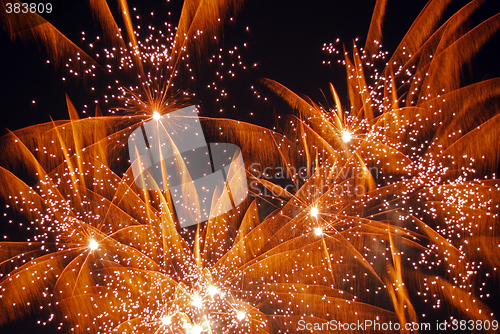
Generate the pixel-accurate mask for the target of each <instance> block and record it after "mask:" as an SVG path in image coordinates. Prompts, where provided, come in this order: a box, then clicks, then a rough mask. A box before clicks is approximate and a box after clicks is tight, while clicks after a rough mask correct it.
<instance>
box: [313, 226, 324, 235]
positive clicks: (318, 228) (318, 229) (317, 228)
mask: <svg viewBox="0 0 500 334" xmlns="http://www.w3.org/2000/svg"><path fill="white" fill-rule="evenodd" d="M314 234H316V235H322V234H323V229H322V228H321V227H316V228H315V229H314Z"/></svg>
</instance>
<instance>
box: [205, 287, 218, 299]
mask: <svg viewBox="0 0 500 334" xmlns="http://www.w3.org/2000/svg"><path fill="white" fill-rule="evenodd" d="M207 291H208V294H209V295H210V296H211V297H213V296H215V295H216V294H218V293H219V289H217V287H215V286H213V285H210V286H209V287H208V289H207Z"/></svg>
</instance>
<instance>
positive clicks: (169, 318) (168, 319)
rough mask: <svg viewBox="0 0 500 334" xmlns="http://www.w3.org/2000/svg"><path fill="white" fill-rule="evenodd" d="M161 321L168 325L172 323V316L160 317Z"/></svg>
mask: <svg viewBox="0 0 500 334" xmlns="http://www.w3.org/2000/svg"><path fill="white" fill-rule="evenodd" d="M161 323H162V324H163V325H165V326H168V325H170V324H171V323H172V318H171V317H169V316H168V315H166V316H164V317H163V318H161Z"/></svg>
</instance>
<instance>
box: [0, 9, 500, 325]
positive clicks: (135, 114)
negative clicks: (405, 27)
mask: <svg viewBox="0 0 500 334" xmlns="http://www.w3.org/2000/svg"><path fill="white" fill-rule="evenodd" d="M483 3H484V1H472V2H470V3H469V4H467V5H466V6H464V7H462V8H460V9H459V10H457V11H456V12H455V13H454V14H453V15H451V16H450V17H449V19H447V20H446V21H444V22H441V23H440V20H441V18H442V17H444V14H445V11H446V10H447V8H448V4H447V3H445V2H442V1H434V0H432V1H430V2H429V3H428V4H427V6H426V7H425V8H424V9H423V11H422V13H421V14H420V15H419V16H418V18H417V19H416V21H415V22H414V24H413V25H412V27H411V28H410V29H409V31H408V32H407V34H406V36H405V37H404V38H403V40H402V42H401V44H400V45H399V47H398V48H397V49H396V51H395V52H394V54H392V55H391V56H390V57H389V55H388V54H387V53H386V52H383V51H382V48H381V45H380V44H381V41H382V34H381V30H382V27H381V25H382V20H383V16H384V11H385V6H386V1H377V4H376V6H375V10H374V14H373V19H372V24H371V26H370V30H369V32H368V37H367V41H368V42H367V43H366V45H365V46H364V48H361V47H359V46H358V42H355V43H354V44H353V46H352V47H345V48H344V49H343V50H342V53H343V55H344V57H343V59H341V60H340V62H341V63H342V64H344V65H345V68H346V71H347V82H348V96H349V104H348V105H349V107H347V108H346V107H345V105H343V104H342V102H341V99H340V97H339V96H338V94H337V92H336V90H335V89H334V87H333V86H331V97H332V100H333V101H334V102H333V105H334V106H333V107H324V106H321V105H319V104H317V103H314V102H313V101H311V100H310V99H308V98H301V97H299V96H298V95H297V94H295V93H293V92H291V91H290V90H288V89H287V88H286V87H284V86H282V85H280V84H279V83H277V82H275V81H272V80H270V79H263V80H262V83H263V85H264V86H266V87H268V88H269V89H270V90H271V91H273V92H274V93H275V94H276V95H278V96H280V97H282V98H283V99H285V100H286V101H287V102H288V103H289V105H290V106H291V108H292V109H294V110H295V111H296V113H295V115H293V116H289V118H288V119H287V121H286V122H285V123H284V124H285V126H281V127H280V128H281V130H280V131H271V130H268V129H264V128H261V127H258V126H255V125H251V124H243V123H240V122H237V121H231V120H221V119H204V118H203V119H202V122H203V124H204V127H205V128H206V129H208V132H210V135H211V136H213V137H214V138H216V139H220V140H221V141H227V142H229V141H230V142H233V143H235V144H237V145H238V146H240V147H241V150H242V154H243V156H244V157H245V164H246V165H245V166H246V169H247V174H248V179H249V184H257V186H254V187H252V188H251V190H252V192H253V194H252V195H251V196H249V197H248V198H247V199H246V200H245V201H244V202H243V203H242V204H241V205H240V206H238V207H237V208H235V209H234V210H232V211H230V212H227V213H225V214H223V215H220V216H217V217H211V218H210V219H209V220H208V221H207V222H205V223H203V224H199V225H196V226H195V227H191V228H181V227H180V224H179V221H178V220H177V217H176V215H175V210H174V205H173V203H172V200H171V197H170V195H169V193H168V189H167V190H164V191H160V190H157V191H152V190H144V189H141V188H139V187H137V185H136V184H135V180H134V175H133V173H132V170H131V168H128V167H129V163H128V162H127V161H122V160H120V159H123V157H126V156H127V147H126V142H127V139H128V137H129V136H130V134H131V133H132V131H133V130H135V129H136V128H137V127H138V126H139V125H140V124H142V122H144V121H150V120H151V119H159V118H160V115H161V114H165V113H167V112H169V111H171V110H174V109H176V108H178V107H180V106H184V105H186V102H188V101H190V99H191V98H192V97H193V96H192V94H191V93H190V94H188V93H186V91H187V88H186V87H189V86H186V85H185V82H189V80H191V75H192V73H193V71H195V69H194V68H193V67H191V66H190V65H189V64H190V62H189V61H188V58H189V56H188V55H191V57H193V58H200V57H201V55H202V54H203V53H202V52H203V50H201V49H202V48H201V47H200V46H197V47H196V48H194V47H193V46H192V45H193V41H194V40H196V41H197V43H198V44H199V45H202V46H205V45H210V44H211V43H212V41H213V40H217V36H219V32H220V29H221V28H222V26H220V27H219V26H217V25H213V23H214V22H221V21H224V20H223V19H222V18H227V17H230V14H231V13H233V12H234V11H235V10H236V9H238V8H239V6H240V3H239V2H238V1H233V2H229V3H224V2H222V1H220V2H201V3H197V2H190V1H187V2H186V3H185V4H184V7H183V9H182V13H181V19H180V21H179V24H178V27H177V30H176V31H175V29H173V28H172V27H171V26H169V25H166V27H167V31H169V32H170V34H165V33H163V32H158V31H156V30H155V28H154V27H149V28H148V29H149V30H150V31H152V32H151V34H150V35H148V36H147V37H146V38H145V39H144V40H140V39H138V38H137V35H139V34H137V35H136V33H135V32H134V28H133V26H132V19H131V17H132V16H131V13H133V12H134V11H135V9H134V8H132V9H130V8H128V5H127V3H126V2H125V1H119V4H120V12H121V13H122V14H123V22H124V26H125V29H124V31H126V33H127V35H126V36H127V37H123V36H122V35H121V30H120V29H119V28H118V25H117V24H116V22H115V20H114V19H113V17H112V15H111V12H110V10H109V7H108V6H107V4H106V3H105V2H104V1H91V2H90V5H91V8H92V10H93V11H94V13H95V15H96V17H97V18H98V20H97V21H98V22H99V24H100V25H101V26H102V27H105V28H106V30H107V31H109V32H110V34H109V36H108V37H107V40H108V41H110V42H112V43H115V44H113V45H117V46H116V47H114V49H113V47H112V48H110V50H111V51H113V52H111V51H110V52H109V53H108V52H106V58H107V59H111V60H113V58H118V59H119V60H118V63H119V65H118V66H117V67H115V66H111V65H110V66H109V67H108V66H107V65H106V64H104V65H103V63H101V64H99V63H98V62H97V61H96V60H95V59H94V58H97V57H90V56H87V54H85V53H83V51H81V50H79V49H76V48H77V47H76V46H75V45H74V44H72V43H70V42H69V41H68V40H67V39H66V38H65V37H64V36H63V35H62V34H59V33H58V32H57V31H55V29H54V28H53V27H51V26H38V27H36V28H34V29H32V30H28V31H25V32H24V33H23V34H28V35H30V36H29V37H34V38H38V39H42V40H43V41H44V43H45V44H46V45H47V48H48V49H49V50H50V49H51V48H53V47H54V54H52V55H51V56H52V61H60V60H61V59H62V58H61V57H63V55H62V54H59V53H57V52H56V51H57V50H58V49H57V48H55V44H56V43H61V44H62V45H65V51H66V53H65V54H64V56H67V54H68V53H69V54H75V55H77V57H76V58H74V59H76V60H75V64H76V65H78V66H81V67H82V69H81V70H80V73H81V72H82V71H83V72H84V73H85V74H86V75H89V76H93V75H94V74H95V73H94V70H93V69H94V68H97V67H101V68H102V67H104V68H105V69H108V70H107V72H108V73H110V75H112V76H113V75H116V76H120V74H115V73H114V71H115V69H116V71H117V72H120V71H124V72H127V71H131V70H133V71H135V72H134V73H135V75H136V77H137V79H138V82H137V84H136V85H130V86H127V87H124V86H122V85H121V84H120V81H118V82H116V86H113V87H112V88H110V91H117V92H118V93H117V94H116V95H114V93H110V94H109V96H105V99H108V98H109V99H110V100H111V99H115V98H116V99H117V100H118V101H121V102H120V103H119V104H120V106H119V107H117V108H116V109H114V113H115V115H111V116H101V115H100V114H99V113H97V114H96V117H91V118H83V119H80V118H79V117H78V113H77V111H76V109H75V108H74V106H73V105H72V103H71V101H70V99H69V98H67V104H68V111H69V115H70V120H69V121H53V122H50V123H47V124H40V125H36V126H33V127H30V128H26V129H21V130H17V131H15V132H12V133H9V134H8V135H6V136H5V137H4V138H3V139H2V140H3V143H2V147H3V151H2V154H1V156H0V158H1V166H2V167H1V168H0V193H1V194H2V196H3V199H4V201H5V203H6V205H7V207H6V210H7V211H9V214H11V215H12V216H13V217H15V218H14V219H15V220H21V221H22V222H21V223H20V224H21V225H22V227H23V228H25V229H26V230H27V233H28V234H29V235H30V237H29V239H28V240H27V241H23V242H2V243H0V255H1V262H0V268H1V271H0V274H1V277H0V279H1V281H0V292H1V294H0V295H1V299H0V305H2V310H4V312H3V313H2V315H1V316H0V325H1V324H8V323H9V322H12V321H16V320H19V319H22V318H23V317H26V316H27V315H29V314H31V313H35V312H38V313H37V314H39V312H40V310H42V316H44V317H45V319H44V322H54V323H56V324H57V326H56V327H58V328H59V329H61V330H62V331H64V332H96V333H108V332H117V333H254V332H256V333H257V332H258V333H260V332H262V333H281V332H282V333H285V332H287V333H294V332H297V331H299V330H305V329H307V330H311V329H312V330H313V331H318V332H319V331H321V330H326V331H327V332H328V331H335V330H334V327H333V326H334V325H333V322H332V320H335V322H334V324H335V326H337V327H335V328H337V329H338V328H339V326H340V325H341V324H349V325H350V324H353V323H359V322H360V321H361V322H362V323H365V320H368V321H372V326H371V327H364V328H363V329H364V330H366V331H368V332H370V331H371V332H377V331H380V330H377V328H376V327H375V326H374V322H378V323H379V326H384V325H382V324H388V323H392V324H396V323H397V324H400V326H399V327H392V329H393V330H397V331H403V332H409V329H410V328H408V327H407V328H405V324H412V325H413V324H415V325H418V324H423V323H426V322H429V321H430V320H428V319H431V320H433V321H434V320H440V321H444V320H447V321H448V324H449V325H450V326H449V328H448V329H451V326H454V324H456V323H454V322H453V321H457V320H463V319H467V324H466V325H467V326H470V323H469V320H471V321H473V324H474V326H475V327H474V329H477V330H478V331H486V332H488V331H489V329H488V328H486V324H489V325H488V326H490V328H493V326H495V324H496V326H497V327H498V322H497V320H496V317H495V313H494V311H493V306H494V305H493V304H494V302H493V301H492V297H493V296H491V295H490V291H493V290H494V289H493V287H492V285H493V284H495V282H497V281H498V272H497V270H498V269H497V267H498V264H499V261H500V257H499V253H498V252H499V251H498V250H499V245H500V240H498V238H499V237H498V235H497V233H496V231H497V229H498V226H497V225H498V222H499V217H498V214H499V205H500V196H499V195H500V193H499V192H500V184H499V181H498V180H497V179H496V177H495V173H496V172H497V169H498V164H499V161H498V159H499V158H498V152H499V151H500V147H499V144H498V143H500V140H499V139H500V138H498V137H499V132H498V130H497V129H498V122H499V118H498V101H499V99H498V97H499V94H500V80H498V79H490V80H485V81H479V82H476V83H473V84H470V85H463V84H462V82H461V74H462V73H463V68H464V66H466V65H467V64H468V63H469V61H470V60H471V59H472V57H473V56H474V55H475V54H476V53H477V52H478V51H479V49H480V48H481V46H482V45H483V44H484V43H486V42H487V41H488V39H489V38H491V36H493V34H495V33H496V32H497V31H498V30H499V29H500V19H499V15H500V14H496V15H493V16H491V17H489V18H487V19H484V20H482V21H481V22H479V23H478V24H477V25H476V26H474V27H472V28H469V27H467V24H466V23H467V22H469V21H470V18H471V16H472V15H473V14H474V13H475V12H476V11H477V10H479V9H480V8H481V6H482V5H483ZM29 19H30V18H28V20H29ZM8 22H9V24H10V26H9V27H10V29H11V30H15V29H14V28H12V26H13V25H14V24H15V22H12V20H10V21H8ZM24 37H26V36H24ZM125 39H126V40H127V42H124V40H125ZM157 39H158V40H159V41H157ZM161 41H164V45H162V42H161ZM200 41H201V42H200ZM472 41H474V43H472ZM471 44H473V46H472V47H471V46H470V45H471ZM465 46H467V48H466V47H465ZM72 48H74V49H72ZM347 49H349V51H348V50H347ZM187 50H189V51H190V53H187ZM324 50H325V51H327V52H328V53H329V54H338V53H339V52H337V51H338V50H337V49H336V46H335V45H334V44H325V46H324ZM191 52H192V53H191ZM215 58H218V57H215ZM209 59H210V57H209ZM213 59H214V57H212V59H210V60H209V61H210V62H212V61H213ZM451 59H453V61H451ZM76 65H75V66H76ZM78 66H77V67H78ZM241 66H244V65H243V64H241ZM75 68H76V67H75ZM75 68H74V69H73V71H77V70H76V69H75ZM219 74H220V73H219ZM228 74H229V75H230V74H231V73H228ZM193 75H194V74H193ZM178 87H182V88H178ZM194 94H195V93H194ZM220 94H221V95H220V96H221V98H222V97H223V96H224V94H225V92H224V91H222V92H220ZM478 143H479V144H478ZM124 160H126V159H124ZM124 166H125V167H124ZM269 166H273V167H280V168H281V170H282V171H285V173H286V174H287V176H288V177H289V178H290V181H291V182H292V183H293V187H288V186H286V187H282V186H281V185H280V184H279V183H278V182H272V181H275V180H272V181H270V179H269V178H267V177H266V175H267V174H266V169H267V168H268V167H269ZM304 166H305V167H304ZM300 167H304V168H306V170H307V171H308V175H307V177H303V175H301V174H300V173H298V172H297V170H299V169H300ZM252 182H254V183H252ZM266 189H267V190H269V191H270V194H271V195H269V196H268V195H265V193H266V192H264V191H263V190H266ZM429 323H430V322H429ZM306 324H309V325H310V326H312V327H310V328H309V327H306ZM477 324H481V328H479V327H477ZM301 326H303V327H304V328H302V329H301ZM315 326H320V327H315ZM325 326H326V327H325ZM431 326H432V328H436V327H435V326H436V324H435V322H432V323H431ZM357 328H358V327H357ZM379 328H380V327H379ZM349 329H352V328H349Z"/></svg>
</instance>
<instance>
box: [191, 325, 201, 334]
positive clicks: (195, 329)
mask: <svg viewBox="0 0 500 334" xmlns="http://www.w3.org/2000/svg"><path fill="white" fill-rule="evenodd" d="M201 332H203V327H201V326H200V325H194V326H193V327H191V330H190V331H189V333H192V334H201Z"/></svg>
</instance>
